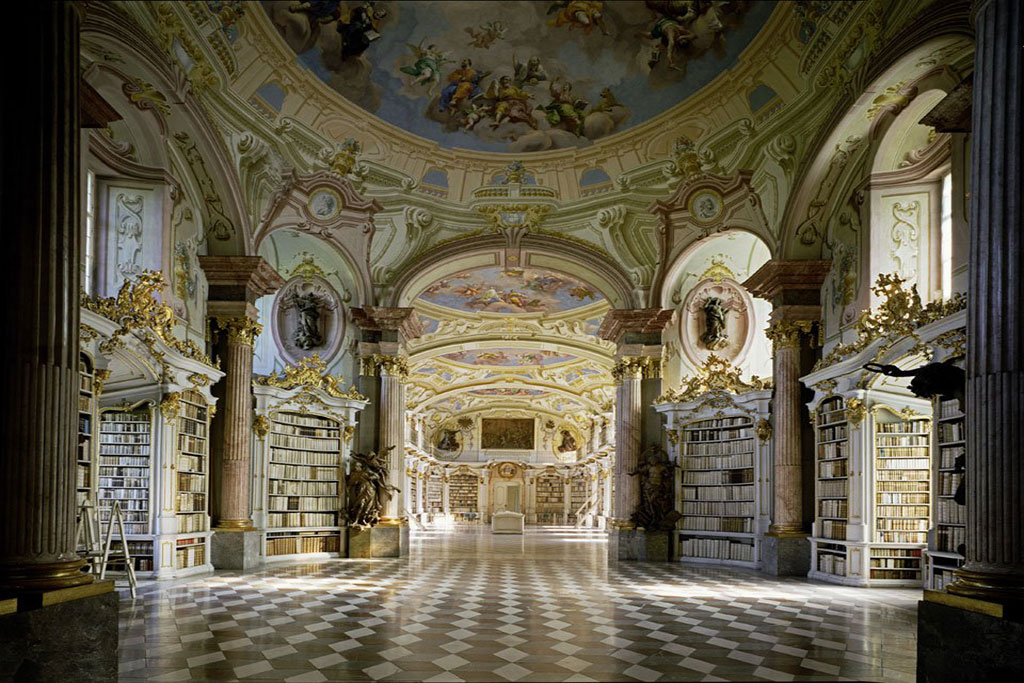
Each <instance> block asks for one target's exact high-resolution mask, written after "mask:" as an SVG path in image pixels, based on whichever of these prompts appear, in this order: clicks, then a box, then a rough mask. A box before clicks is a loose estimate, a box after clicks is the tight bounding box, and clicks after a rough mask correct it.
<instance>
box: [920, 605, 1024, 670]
mask: <svg viewBox="0 0 1024 683" xmlns="http://www.w3.org/2000/svg"><path fill="white" fill-rule="evenodd" d="M933 600H942V601H943V603H939V602H934V601H933ZM917 604H918V608H917V680H918V681H920V682H922V683H923V682H926V681H928V682H930V681H1019V680H1024V648H1021V643H1024V620H1021V619H1020V617H1021V615H1020V614H1017V615H1016V618H1006V617H998V616H992V615H990V614H983V613H980V612H978V611H975V610H977V609H986V608H991V607H993V605H992V604H991V603H984V602H981V601H979V600H971V599H969V598H960V597H956V596H950V595H948V594H946V593H939V594H934V593H932V591H925V599H924V600H922V601H921V602H919V603H917ZM964 607H967V609H965V608H964ZM994 607H996V610H995V612H996V613H998V612H999V607H998V606H994Z"/></svg>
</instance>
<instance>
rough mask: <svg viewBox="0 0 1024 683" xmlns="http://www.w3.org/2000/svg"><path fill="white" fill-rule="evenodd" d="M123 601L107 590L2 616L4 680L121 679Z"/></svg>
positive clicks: (1, 673) (1, 675) (0, 672)
mask: <svg viewBox="0 0 1024 683" xmlns="http://www.w3.org/2000/svg"><path fill="white" fill-rule="evenodd" d="M103 583H110V582H103ZM82 588H85V589H87V590H89V591H95V589H96V585H95V584H90V585H87V586H83V587H82ZM110 588H111V589H112V585H111V586H110ZM31 597H41V600H40V601H45V600H46V599H47V597H46V594H42V596H31ZM30 600H31V598H29V599H26V598H21V599H20V600H19V604H24V603H26V602H29V601H30ZM118 600H119V599H118V594H117V593H116V592H115V591H113V590H108V591H107V592H104V593H101V594H99V595H95V594H94V595H89V596H88V597H83V598H79V599H77V600H68V601H67V602H58V603H56V604H53V605H47V606H42V607H38V608H36V609H29V610H27V611H20V612H15V613H13V614H4V615H2V616H0V681H11V680H14V681H116V680H117V610H118Z"/></svg>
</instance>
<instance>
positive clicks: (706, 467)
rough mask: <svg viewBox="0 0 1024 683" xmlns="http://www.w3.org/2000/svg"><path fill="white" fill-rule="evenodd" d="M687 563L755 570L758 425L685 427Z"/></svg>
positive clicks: (722, 422)
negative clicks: (707, 562) (724, 563)
mask: <svg viewBox="0 0 1024 683" xmlns="http://www.w3.org/2000/svg"><path fill="white" fill-rule="evenodd" d="M679 464H680V468H681V469H682V509H681V512H682V515H683V517H682V520H681V525H682V531H681V532H680V536H681V550H682V556H683V558H684V559H688V558H689V559H692V558H696V559H707V560H716V561H728V562H738V563H743V564H754V563H755V562H756V559H757V558H756V555H755V552H754V550H755V549H754V537H755V529H754V519H755V517H756V514H757V512H756V505H755V503H756V500H755V497H756V492H755V481H756V476H755V466H754V465H755V458H754V422H753V419H752V418H751V417H749V416H746V415H734V416H728V417H715V418H712V419H703V420H696V421H693V422H690V423H687V424H686V425H685V426H684V427H683V430H682V451H681V454H680V463H679Z"/></svg>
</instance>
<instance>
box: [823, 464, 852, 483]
mask: <svg viewBox="0 0 1024 683" xmlns="http://www.w3.org/2000/svg"><path fill="white" fill-rule="evenodd" d="M848 463H849V460H826V461H824V462H819V463H818V477H819V478H820V479H833V478H835V477H845V476H847V475H848V473H849V465H848Z"/></svg>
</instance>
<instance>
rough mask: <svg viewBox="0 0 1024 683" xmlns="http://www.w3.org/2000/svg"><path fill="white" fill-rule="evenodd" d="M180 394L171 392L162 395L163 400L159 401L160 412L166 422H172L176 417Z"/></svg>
mask: <svg viewBox="0 0 1024 683" xmlns="http://www.w3.org/2000/svg"><path fill="white" fill-rule="evenodd" d="M180 402H181V394H179V393H178V392H176V391H175V392H173V393H170V394H167V395H166V396H164V400H162V401H160V414H161V415H163V416H164V420H165V421H166V422H167V424H172V423H174V421H175V420H177V419H178V409H179V407H180Z"/></svg>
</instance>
